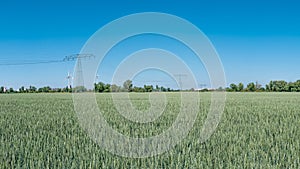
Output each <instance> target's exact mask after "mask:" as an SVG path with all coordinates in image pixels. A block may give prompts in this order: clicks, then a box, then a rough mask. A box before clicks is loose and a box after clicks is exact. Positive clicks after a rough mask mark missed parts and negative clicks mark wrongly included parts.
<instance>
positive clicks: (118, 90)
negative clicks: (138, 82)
mask: <svg viewBox="0 0 300 169" xmlns="http://www.w3.org/2000/svg"><path fill="white" fill-rule="evenodd" d="M110 88H111V91H112V92H120V91H121V87H120V86H117V85H116V84H113V85H111V86H110Z"/></svg>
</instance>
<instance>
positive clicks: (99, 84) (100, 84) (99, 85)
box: [94, 82, 105, 93]
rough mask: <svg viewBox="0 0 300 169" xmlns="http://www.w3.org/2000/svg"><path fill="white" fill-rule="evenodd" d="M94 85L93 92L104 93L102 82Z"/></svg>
mask: <svg viewBox="0 0 300 169" xmlns="http://www.w3.org/2000/svg"><path fill="white" fill-rule="evenodd" d="M94 85H95V92H100V93H102V92H104V90H105V84H104V83H103V82H99V83H98V84H96V83H95V84H94Z"/></svg>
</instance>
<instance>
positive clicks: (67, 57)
mask: <svg viewBox="0 0 300 169" xmlns="http://www.w3.org/2000/svg"><path fill="white" fill-rule="evenodd" d="M91 57H95V56H94V55H93V54H73V55H69V56H65V57H64V59H63V60H44V61H41V60H39V61H38V60H37V61H23V62H15V63H0V66H21V65H37V64H47V63H61V62H69V61H75V60H76V59H81V58H91Z"/></svg>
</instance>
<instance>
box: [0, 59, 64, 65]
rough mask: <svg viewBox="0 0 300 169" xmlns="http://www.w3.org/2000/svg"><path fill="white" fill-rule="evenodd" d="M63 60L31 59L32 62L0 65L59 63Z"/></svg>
mask: <svg viewBox="0 0 300 169" xmlns="http://www.w3.org/2000/svg"><path fill="white" fill-rule="evenodd" d="M59 62H65V61H63V60H47V61H33V62H19V63H17V62H16V63H0V66H20V65H37V64H46V63H59Z"/></svg>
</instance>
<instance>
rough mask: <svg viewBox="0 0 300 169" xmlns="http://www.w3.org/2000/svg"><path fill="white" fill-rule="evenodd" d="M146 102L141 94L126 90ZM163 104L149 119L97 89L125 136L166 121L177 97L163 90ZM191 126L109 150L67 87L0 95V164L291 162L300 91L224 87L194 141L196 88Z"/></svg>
mask: <svg viewBox="0 0 300 169" xmlns="http://www.w3.org/2000/svg"><path fill="white" fill-rule="evenodd" d="M131 95H132V97H131V98H134V99H133V105H134V106H136V107H137V108H139V109H146V108H147V106H149V101H148V100H147V99H146V98H147V97H146V96H147V94H146V93H145V94H141V93H138V94H136V93H132V94H131ZM166 95H167V98H170V99H168V101H169V102H168V104H167V106H166V109H165V112H164V113H163V114H162V115H161V116H160V117H159V118H158V119H157V120H156V121H155V122H152V123H149V124H148V123H146V124H138V123H134V122H132V121H129V120H127V119H125V118H124V117H122V116H120V115H119V114H118V112H117V111H116V109H114V105H113V102H112V98H111V96H110V94H97V102H98V104H99V106H100V107H101V109H102V110H104V112H103V114H104V117H105V118H106V119H107V122H108V123H109V124H110V125H111V126H112V127H113V128H114V129H115V130H117V131H118V132H120V133H122V134H124V135H127V136H130V137H148V136H152V135H157V134H159V133H161V132H162V131H164V130H166V129H167V128H168V127H170V126H171V124H172V123H173V121H174V120H175V118H176V115H177V114H178V111H179V107H180V97H179V96H178V94H176V93H166ZM200 99H201V100H200V101H201V102H200V111H199V113H198V116H197V119H196V122H195V124H194V127H193V129H192V130H191V131H190V132H189V134H188V136H187V137H186V138H185V139H183V140H182V141H181V142H180V143H179V144H178V145H176V146H175V148H173V149H171V150H170V151H168V152H166V153H164V154H162V155H158V156H153V157H149V158H138V159H135V158H124V157H120V156H116V155H113V154H111V153H109V152H107V151H105V150H104V149H103V148H101V147H100V146H99V145H97V144H96V143H94V142H93V141H92V140H91V139H90V138H89V137H88V135H87V134H86V132H85V131H84V130H83V129H82V128H81V127H80V125H79V122H78V119H77V116H76V112H75V111H74V106H73V102H72V95H71V94H63V93H55V94H41V93H39V94H2V95H0V126H1V128H0V142H1V144H0V168H299V167H300V132H299V128H300V104H299V103H300V93H228V94H227V100H226V106H225V111H224V113H223V116H222V118H221V121H220V123H219V126H218V128H217V130H216V131H215V133H214V134H213V135H212V137H211V138H210V139H209V140H208V141H207V142H205V143H199V142H198V139H199V135H200V131H201V126H202V125H203V122H204V120H205V117H206V114H207V112H208V109H209V105H210V93H201V94H200Z"/></svg>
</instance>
